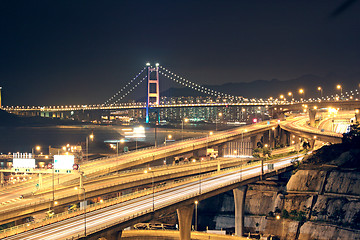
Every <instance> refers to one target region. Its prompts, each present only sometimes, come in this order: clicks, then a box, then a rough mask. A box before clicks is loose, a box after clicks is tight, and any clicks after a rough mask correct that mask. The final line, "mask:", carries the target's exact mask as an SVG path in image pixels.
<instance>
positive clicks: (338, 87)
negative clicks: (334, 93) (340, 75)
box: [336, 84, 342, 99]
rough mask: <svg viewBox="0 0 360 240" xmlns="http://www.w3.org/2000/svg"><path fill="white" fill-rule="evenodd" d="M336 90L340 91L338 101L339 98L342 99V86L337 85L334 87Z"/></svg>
mask: <svg viewBox="0 0 360 240" xmlns="http://www.w3.org/2000/svg"><path fill="white" fill-rule="evenodd" d="M336 88H337V89H338V90H340V93H341V95H340V99H341V97H342V86H341V85H340V84H338V85H337V86H336Z"/></svg>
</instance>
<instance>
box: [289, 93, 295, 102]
mask: <svg viewBox="0 0 360 240" xmlns="http://www.w3.org/2000/svg"><path fill="white" fill-rule="evenodd" d="M288 96H289V97H291V101H293V100H294V99H293V94H292V92H288Z"/></svg>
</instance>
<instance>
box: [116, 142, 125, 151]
mask: <svg viewBox="0 0 360 240" xmlns="http://www.w3.org/2000/svg"><path fill="white" fill-rule="evenodd" d="M124 142H125V139H123V138H122V139H120V140H119V141H118V142H116V154H117V155H119V143H124Z"/></svg>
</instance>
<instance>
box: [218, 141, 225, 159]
mask: <svg viewBox="0 0 360 240" xmlns="http://www.w3.org/2000/svg"><path fill="white" fill-rule="evenodd" d="M224 148H225V144H220V145H219V146H218V157H223V156H224Z"/></svg>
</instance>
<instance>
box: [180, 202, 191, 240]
mask: <svg viewBox="0 0 360 240" xmlns="http://www.w3.org/2000/svg"><path fill="white" fill-rule="evenodd" d="M193 212H194V204H191V205H187V206H183V207H180V208H178V209H177V215H178V220H179V232H180V240H191V221H192V215H193Z"/></svg>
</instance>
